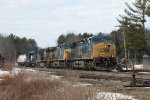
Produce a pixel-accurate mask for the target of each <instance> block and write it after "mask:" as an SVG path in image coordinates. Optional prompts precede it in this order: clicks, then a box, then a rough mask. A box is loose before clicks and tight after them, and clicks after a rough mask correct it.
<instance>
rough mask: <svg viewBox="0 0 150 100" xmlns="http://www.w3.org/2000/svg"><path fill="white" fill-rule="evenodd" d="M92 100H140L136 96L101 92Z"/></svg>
mask: <svg viewBox="0 0 150 100" xmlns="http://www.w3.org/2000/svg"><path fill="white" fill-rule="evenodd" d="M92 100H138V99H135V98H134V96H129V95H123V94H121V93H112V92H99V93H97V94H96V96H95V98H93V99H92Z"/></svg>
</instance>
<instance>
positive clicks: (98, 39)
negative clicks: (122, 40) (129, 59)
mask: <svg viewBox="0 0 150 100" xmlns="http://www.w3.org/2000/svg"><path fill="white" fill-rule="evenodd" d="M90 40H91V44H92V48H93V49H92V50H93V51H92V57H93V60H94V61H95V65H96V67H97V68H114V67H115V62H116V48H115V45H114V44H113V41H112V39H111V38H110V37H109V36H94V37H92V38H91V39H90Z"/></svg>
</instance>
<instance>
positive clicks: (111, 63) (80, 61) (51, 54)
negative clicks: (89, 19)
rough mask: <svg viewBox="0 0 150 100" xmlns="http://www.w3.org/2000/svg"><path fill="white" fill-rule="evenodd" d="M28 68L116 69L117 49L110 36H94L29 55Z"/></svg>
mask: <svg viewBox="0 0 150 100" xmlns="http://www.w3.org/2000/svg"><path fill="white" fill-rule="evenodd" d="M26 66H36V67H47V68H84V69H99V70H103V69H104V70H112V69H115V68H116V47H115V45H114V43H113V41H112V39H111V37H110V36H92V37H90V38H86V39H83V40H80V41H77V42H73V43H63V44H60V45H59V46H57V47H49V48H46V49H39V50H37V51H32V52H29V53H28V54H27V61H26Z"/></svg>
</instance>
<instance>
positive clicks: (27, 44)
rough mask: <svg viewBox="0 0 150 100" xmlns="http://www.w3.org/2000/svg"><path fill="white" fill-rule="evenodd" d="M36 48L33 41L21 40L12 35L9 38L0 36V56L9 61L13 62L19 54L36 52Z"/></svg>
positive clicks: (24, 38)
mask: <svg viewBox="0 0 150 100" xmlns="http://www.w3.org/2000/svg"><path fill="white" fill-rule="evenodd" d="M37 47H38V46H37V43H36V41H35V40H34V39H27V38H26V37H23V38H21V37H19V36H16V35H14V34H10V35H9V36H3V35H2V34H0V54H1V55H3V56H4V57H6V58H7V59H8V60H10V61H14V60H15V59H16V58H17V57H18V56H19V55H21V54H26V53H28V52H29V51H33V50H36V49H37Z"/></svg>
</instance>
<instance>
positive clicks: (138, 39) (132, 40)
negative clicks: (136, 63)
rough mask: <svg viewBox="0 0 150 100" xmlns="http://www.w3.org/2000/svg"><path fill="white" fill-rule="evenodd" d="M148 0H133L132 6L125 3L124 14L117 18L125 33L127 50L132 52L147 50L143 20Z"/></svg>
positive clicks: (139, 52) (137, 52)
mask: <svg viewBox="0 0 150 100" xmlns="http://www.w3.org/2000/svg"><path fill="white" fill-rule="evenodd" d="M148 2H149V1H148V0H135V2H134V3H132V4H133V6H134V8H133V7H131V6H130V5H129V4H128V3H125V4H126V6H127V9H125V10H124V12H125V14H126V15H123V16H121V15H120V17H121V19H118V21H119V23H120V26H121V29H122V30H123V31H124V33H125V37H126V43H127V50H128V51H130V52H131V53H132V54H140V57H139V58H141V57H142V55H143V52H147V50H148V49H147V44H146V41H145V22H146V19H145V17H146V15H147V12H148V9H149V5H148Z"/></svg>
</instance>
